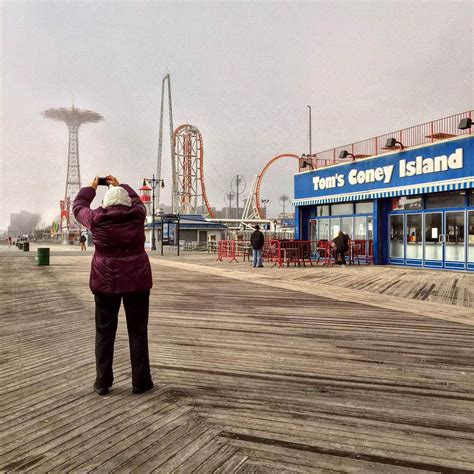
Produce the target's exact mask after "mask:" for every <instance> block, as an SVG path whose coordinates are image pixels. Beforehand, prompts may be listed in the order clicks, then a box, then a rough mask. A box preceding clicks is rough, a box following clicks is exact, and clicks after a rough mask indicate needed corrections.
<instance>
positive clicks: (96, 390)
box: [94, 384, 109, 395]
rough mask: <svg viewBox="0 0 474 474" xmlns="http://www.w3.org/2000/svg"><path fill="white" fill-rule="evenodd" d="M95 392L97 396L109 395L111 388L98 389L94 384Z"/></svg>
mask: <svg viewBox="0 0 474 474" xmlns="http://www.w3.org/2000/svg"><path fill="white" fill-rule="evenodd" d="M94 390H95V392H96V393H97V395H107V394H108V393H109V387H98V386H97V385H96V384H94Z"/></svg>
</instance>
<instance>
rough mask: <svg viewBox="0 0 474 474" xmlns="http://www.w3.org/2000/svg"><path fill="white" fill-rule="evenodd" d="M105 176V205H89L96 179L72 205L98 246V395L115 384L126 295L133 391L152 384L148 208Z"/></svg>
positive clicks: (94, 284) (94, 281)
mask: <svg viewBox="0 0 474 474" xmlns="http://www.w3.org/2000/svg"><path fill="white" fill-rule="evenodd" d="M106 179H107V182H108V183H109V185H110V187H109V189H108V191H107V193H106V194H105V197H104V201H103V206H101V207H99V208H97V209H94V210H92V209H91V208H90V204H91V202H92V201H93V199H94V197H95V194H96V189H97V185H98V178H95V179H94V180H93V181H92V182H91V183H90V186H87V187H84V188H82V189H81V190H80V191H79V193H78V195H77V197H76V199H75V200H74V204H73V213H74V217H75V218H76V219H77V221H79V222H80V223H81V224H82V225H83V226H84V227H86V228H87V229H89V230H90V231H91V232H92V240H93V242H94V245H95V253H94V256H93V258H92V264H91V274H90V282H89V283H90V289H91V291H92V293H94V298H95V322H96V341H95V355H96V370H97V378H96V381H95V384H94V388H95V390H96V392H97V393H98V394H99V395H107V393H108V392H109V388H110V387H111V386H112V381H113V379H114V377H113V371H112V361H113V354H114V342H115V333H116V331H117V322H118V313H119V309H120V304H121V300H122V298H123V304H124V307H125V315H126V319H127V328H128V337H129V343H130V359H131V363H132V384H133V393H142V392H145V391H147V390H150V389H151V388H152V387H153V382H152V379H151V374H150V362H149V356H148V334H147V327H148V308H149V297H150V289H151V287H152V276H151V268H150V262H149V260H148V255H147V254H146V253H145V248H144V243H145V229H144V223H145V218H146V208H145V206H144V205H143V203H142V201H141V199H140V197H139V196H138V195H137V193H136V192H135V191H134V190H133V189H132V188H131V187H130V186H128V185H127V184H119V182H118V180H117V178H115V177H113V176H107V178H106Z"/></svg>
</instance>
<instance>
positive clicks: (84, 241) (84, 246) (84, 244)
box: [79, 233, 87, 252]
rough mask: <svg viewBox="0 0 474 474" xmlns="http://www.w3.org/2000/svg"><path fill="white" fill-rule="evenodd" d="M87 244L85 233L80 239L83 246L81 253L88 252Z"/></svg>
mask: <svg viewBox="0 0 474 474" xmlns="http://www.w3.org/2000/svg"><path fill="white" fill-rule="evenodd" d="M86 242H87V237H86V236H85V234H84V233H82V234H81V236H80V237H79V243H80V244H81V252H82V251H84V252H85V251H86V250H87V248H86Z"/></svg>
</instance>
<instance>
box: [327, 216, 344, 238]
mask: <svg viewBox="0 0 474 474" xmlns="http://www.w3.org/2000/svg"><path fill="white" fill-rule="evenodd" d="M328 220H329V240H333V239H334V238H335V237H337V234H338V233H339V231H340V230H341V219H340V218H336V219H328Z"/></svg>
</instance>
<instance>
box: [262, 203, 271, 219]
mask: <svg viewBox="0 0 474 474" xmlns="http://www.w3.org/2000/svg"><path fill="white" fill-rule="evenodd" d="M269 202H271V201H270V199H262V204H263V212H264V213H265V215H264V216H263V217H265V219H266V218H267V204H268V203H269Z"/></svg>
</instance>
